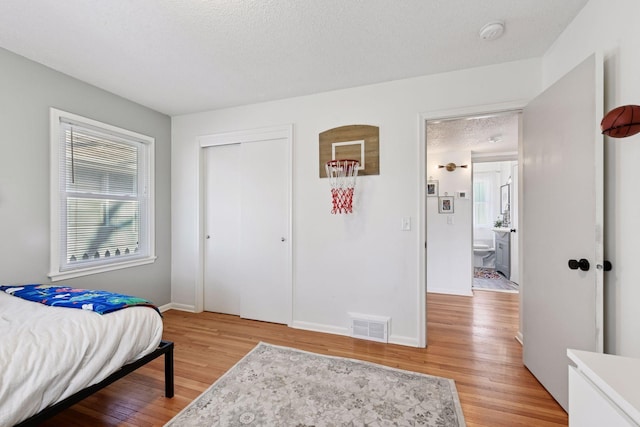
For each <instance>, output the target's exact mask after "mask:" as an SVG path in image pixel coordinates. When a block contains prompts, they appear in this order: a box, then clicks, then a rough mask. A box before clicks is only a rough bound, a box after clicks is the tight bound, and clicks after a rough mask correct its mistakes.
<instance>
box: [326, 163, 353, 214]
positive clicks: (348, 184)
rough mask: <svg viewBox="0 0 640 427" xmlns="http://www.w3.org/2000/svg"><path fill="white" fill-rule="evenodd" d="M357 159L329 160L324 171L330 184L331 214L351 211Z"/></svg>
mask: <svg viewBox="0 0 640 427" xmlns="http://www.w3.org/2000/svg"><path fill="white" fill-rule="evenodd" d="M358 166H359V163H358V161H357V160H348V159H345V160H329V161H328V162H327V163H325V173H326V175H327V177H328V178H329V184H330V185H331V202H332V208H331V213H332V214H334V215H335V214H347V213H353V193H354V190H355V187H356V178H357V177H358Z"/></svg>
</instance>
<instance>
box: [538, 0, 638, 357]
mask: <svg viewBox="0 0 640 427" xmlns="http://www.w3.org/2000/svg"><path fill="white" fill-rule="evenodd" d="M639 17H640V2H639V1H638V0H591V1H590V2H589V3H588V4H587V5H586V6H585V8H584V9H583V10H582V11H581V13H580V14H579V15H578V16H577V17H576V19H574V21H573V22H572V23H571V25H570V26H569V27H568V28H567V29H566V30H565V31H564V32H563V33H562V35H561V36H560V38H559V39H558V40H557V41H556V43H555V44H554V46H552V48H551V49H549V51H548V52H547V53H546V55H545V56H544V58H543V75H544V84H545V87H546V86H550V85H551V84H552V83H554V82H555V81H556V80H557V79H558V78H559V77H561V76H562V75H564V74H565V73H566V72H567V71H569V70H570V69H571V68H573V67H574V66H575V65H577V64H578V63H579V62H580V61H581V60H583V59H584V58H586V57H587V56H588V55H589V54H590V53H592V52H593V51H596V50H599V51H601V52H602V53H603V55H604V58H605V106H604V110H605V111H609V110H611V109H613V108H615V107H617V106H620V105H625V104H640V25H639V24H638V19H639ZM638 162H640V135H635V136H632V137H629V138H625V139H613V138H605V230H604V231H605V234H604V236H605V259H608V260H610V261H611V262H612V263H613V270H612V271H611V272H608V273H605V351H606V352H608V353H614V354H620V355H624V356H632V357H640V334H639V333H638V331H639V325H640V309H639V308H640V270H639V269H638V268H637V264H638V258H639V256H640V245H638V241H639V240H640V197H639V196H638V195H639V193H640V191H639V190H638V183H639V182H640V167H638Z"/></svg>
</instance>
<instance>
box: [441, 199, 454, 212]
mask: <svg viewBox="0 0 640 427" xmlns="http://www.w3.org/2000/svg"><path fill="white" fill-rule="evenodd" d="M438 213H441V214H452V213H453V197H452V196H441V197H438Z"/></svg>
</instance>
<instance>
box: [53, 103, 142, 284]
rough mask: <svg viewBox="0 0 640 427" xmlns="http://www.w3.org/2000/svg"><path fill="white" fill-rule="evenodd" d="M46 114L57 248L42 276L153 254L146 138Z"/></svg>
mask: <svg viewBox="0 0 640 427" xmlns="http://www.w3.org/2000/svg"><path fill="white" fill-rule="evenodd" d="M52 111H53V110H52ZM53 112H54V114H53V115H52V144H55V145H56V146H57V150H53V149H52V154H53V155H56V157H57V166H58V167H57V168H56V169H57V174H58V176H57V177H54V178H57V179H54V181H56V182H57V189H54V188H52V192H53V191H57V197H52V201H53V200H54V199H57V206H55V207H54V206H53V202H52V210H53V208H55V209H57V212H56V215H54V216H55V217H57V218H56V219H57V221H58V224H57V226H53V221H52V234H53V233H54V229H56V230H57V232H56V234H57V235H52V241H53V240H54V239H55V240H56V241H57V250H55V249H56V248H54V246H53V244H52V248H53V249H54V250H53V251H52V272H51V274H50V276H51V277H52V278H54V280H55V278H56V277H57V276H58V275H60V276H64V277H62V278H66V277H75V276H77V275H83V274H85V273H86V274H90V273H94V272H98V271H108V270H110V269H113V268H114V267H115V268H121V267H123V266H129V265H131V263H134V265H137V263H136V261H139V260H147V259H149V258H153V255H154V254H153V245H152V242H153V236H152V224H153V218H152V209H151V207H152V192H151V179H150V178H151V175H152V174H151V171H152V167H153V165H152V160H151V159H152V158H153V156H152V155H151V154H152V152H151V149H152V147H153V139H152V138H149V137H146V136H144V135H139V134H135V133H133V132H130V131H126V130H124V129H118V128H115V127H113V126H109V125H106V124H101V123H98V122H95V121H93V120H89V119H84V118H81V117H78V116H75V115H72V114H70V113H64V112H60V111H57V110H55V111H53ZM54 130H55V134H57V135H54ZM55 139H57V141H55ZM52 148H53V147H52ZM52 165H53V161H52ZM53 173H55V172H54V171H52V174H53ZM52 187H53V186H52ZM56 252H57V257H55V258H57V259H54V256H55V255H54V254H55V253H56ZM70 272H71V274H69V273H70ZM78 272H79V273H80V274H76V273H78Z"/></svg>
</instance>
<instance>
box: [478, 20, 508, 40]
mask: <svg viewBox="0 0 640 427" xmlns="http://www.w3.org/2000/svg"><path fill="white" fill-rule="evenodd" d="M502 33H504V22H502V21H493V22H489V23H488V24H487V25H485V26H484V27H482V28H481V29H480V38H481V39H482V40H495V39H497V38H499V37H500V36H501V35H502Z"/></svg>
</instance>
